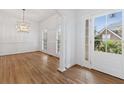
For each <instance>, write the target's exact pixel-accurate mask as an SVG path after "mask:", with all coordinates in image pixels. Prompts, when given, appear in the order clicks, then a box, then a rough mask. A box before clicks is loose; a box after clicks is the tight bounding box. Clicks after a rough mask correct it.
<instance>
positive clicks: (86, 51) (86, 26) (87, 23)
mask: <svg viewBox="0 0 124 93" xmlns="http://www.w3.org/2000/svg"><path fill="white" fill-rule="evenodd" d="M88 52H89V20H86V21H85V60H88V55H89V54H88Z"/></svg>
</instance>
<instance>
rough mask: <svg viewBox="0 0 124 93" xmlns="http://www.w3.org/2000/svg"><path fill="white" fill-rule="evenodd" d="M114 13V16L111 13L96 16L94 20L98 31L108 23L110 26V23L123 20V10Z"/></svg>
mask: <svg viewBox="0 0 124 93" xmlns="http://www.w3.org/2000/svg"><path fill="white" fill-rule="evenodd" d="M114 14H115V16H114V17H110V16H111V14H109V15H105V16H100V17H96V18H95V20H94V27H95V28H96V31H97V32H99V31H100V30H101V29H103V28H104V27H105V26H106V25H107V26H108V25H110V24H114V23H119V22H122V12H116V13H114ZM106 19H107V20H106Z"/></svg>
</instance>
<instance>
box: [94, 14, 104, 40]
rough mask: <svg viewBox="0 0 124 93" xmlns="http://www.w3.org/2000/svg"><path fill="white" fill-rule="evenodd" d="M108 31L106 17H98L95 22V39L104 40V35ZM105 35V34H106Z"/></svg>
mask: <svg viewBox="0 0 124 93" xmlns="http://www.w3.org/2000/svg"><path fill="white" fill-rule="evenodd" d="M105 29H106V16H101V17H97V18H95V20H94V36H95V37H94V39H95V40H99V39H100V40H102V33H104V31H105ZM104 34H105V33H104Z"/></svg>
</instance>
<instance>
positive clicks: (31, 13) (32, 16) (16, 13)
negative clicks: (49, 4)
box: [0, 9, 56, 22]
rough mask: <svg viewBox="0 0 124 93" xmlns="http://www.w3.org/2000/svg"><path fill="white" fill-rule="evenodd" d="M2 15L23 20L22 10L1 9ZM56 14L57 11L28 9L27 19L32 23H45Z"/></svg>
mask: <svg viewBox="0 0 124 93" xmlns="http://www.w3.org/2000/svg"><path fill="white" fill-rule="evenodd" d="M0 13H4V14H7V15H11V16H13V17H17V18H22V10H21V9H0ZM55 13H56V10H55V9H26V12H25V18H27V19H29V20H31V21H38V22H39V21H43V20H44V19H47V18H48V17H49V16H52V15H54V14H55Z"/></svg>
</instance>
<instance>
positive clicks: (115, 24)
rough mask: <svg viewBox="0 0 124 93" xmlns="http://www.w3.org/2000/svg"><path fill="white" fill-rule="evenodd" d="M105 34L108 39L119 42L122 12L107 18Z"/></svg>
mask: <svg viewBox="0 0 124 93" xmlns="http://www.w3.org/2000/svg"><path fill="white" fill-rule="evenodd" d="M107 32H109V34H110V35H111V36H110V39H114V40H120V39H121V37H122V12H116V13H113V14H109V15H108V16H107Z"/></svg>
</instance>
